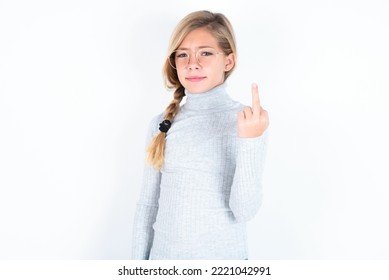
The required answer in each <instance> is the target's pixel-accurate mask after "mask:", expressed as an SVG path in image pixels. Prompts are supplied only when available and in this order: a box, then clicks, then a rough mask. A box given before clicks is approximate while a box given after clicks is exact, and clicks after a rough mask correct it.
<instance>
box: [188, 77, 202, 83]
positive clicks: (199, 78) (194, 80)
mask: <svg viewBox="0 0 389 280" xmlns="http://www.w3.org/2000/svg"><path fill="white" fill-rule="evenodd" d="M186 79H187V80H188V81H189V82H201V81H202V80H204V79H205V77H200V76H191V77H186Z"/></svg>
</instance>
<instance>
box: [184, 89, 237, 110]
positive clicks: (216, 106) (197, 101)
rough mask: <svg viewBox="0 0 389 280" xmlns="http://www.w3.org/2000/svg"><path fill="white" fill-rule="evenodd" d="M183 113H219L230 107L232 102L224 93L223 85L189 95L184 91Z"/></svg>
mask: <svg viewBox="0 0 389 280" xmlns="http://www.w3.org/2000/svg"><path fill="white" fill-rule="evenodd" d="M185 95H186V102H185V104H184V105H183V109H185V111H211V112H212V111H219V110H222V109H225V108H228V107H230V106H231V105H232V104H233V100H232V99H231V97H230V96H229V95H228V93H227V91H226V84H225V83H223V84H221V85H218V86H216V87H214V88H212V89H210V90H208V91H206V92H203V93H191V92H189V91H188V90H186V89H185Z"/></svg>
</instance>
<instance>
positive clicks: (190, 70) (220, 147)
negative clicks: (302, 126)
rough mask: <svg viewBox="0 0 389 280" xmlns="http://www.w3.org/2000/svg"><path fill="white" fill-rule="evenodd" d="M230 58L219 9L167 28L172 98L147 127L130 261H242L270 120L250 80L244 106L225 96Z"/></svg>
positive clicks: (228, 34) (257, 201) (231, 46)
mask: <svg viewBox="0 0 389 280" xmlns="http://www.w3.org/2000/svg"><path fill="white" fill-rule="evenodd" d="M235 63H236V46H235V38H234V33H233V29H232V26H231V24H230V22H229V21H228V19H227V18H226V17H225V16H224V15H223V14H220V13H211V12H209V11H198V12H193V13H191V14H189V15H187V16H186V17H185V18H184V19H182V20H181V22H180V23H179V24H178V26H177V27H176V29H175V31H174V32H173V34H172V37H171V41H170V45H169V56H168V58H167V59H166V63H165V65H164V68H163V74H164V77H165V81H166V85H167V87H168V88H170V89H174V99H173V101H171V103H170V104H169V106H168V107H167V108H166V110H165V112H164V113H163V114H160V115H158V116H156V117H155V118H154V119H153V120H152V121H151V124H150V127H149V132H148V136H147V141H146V145H148V162H149V164H148V165H146V166H145V169H144V177H143V186H142V191H141V196H140V199H139V202H138V204H137V209H136V215H135V220H134V231H133V240H132V244H133V248H132V258H133V259H247V258H248V246H247V237H246V222H247V221H248V220H250V219H251V218H253V217H254V216H255V214H256V213H257V211H258V209H259V207H260V205H261V199H262V186H261V180H262V171H263V167H264V157H265V151H266V138H267V130H266V129H267V127H268V125H269V119H268V114H267V112H266V111H265V110H264V109H262V107H261V105H260V101H259V95H258V87H257V86H256V85H253V86H252V103H253V104H252V107H247V106H243V105H242V104H240V103H239V102H236V101H234V100H232V99H231V98H230V96H229V95H228V94H227V91H226V85H225V81H226V79H227V78H228V77H229V76H230V75H231V73H232V71H233V69H234V67H235ZM184 96H186V102H185V104H183V105H182V106H180V103H181V101H182V99H183V98H184Z"/></svg>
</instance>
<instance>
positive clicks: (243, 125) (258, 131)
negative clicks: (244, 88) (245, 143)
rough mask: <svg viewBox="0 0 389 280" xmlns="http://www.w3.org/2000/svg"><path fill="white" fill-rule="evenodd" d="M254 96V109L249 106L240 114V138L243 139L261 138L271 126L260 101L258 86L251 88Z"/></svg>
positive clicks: (254, 85)
mask: <svg viewBox="0 0 389 280" xmlns="http://www.w3.org/2000/svg"><path fill="white" fill-rule="evenodd" d="M251 91H252V94H253V104H252V107H250V106H247V107H245V108H244V109H243V110H242V111H240V112H239V113H238V136H239V137H241V138H253V137H258V136H261V135H262V133H263V132H264V131H265V130H266V128H267V127H268V126H269V115H268V113H267V111H266V110H264V109H263V108H262V107H261V103H260V101H259V92H258V85H257V84H253V85H252V86H251Z"/></svg>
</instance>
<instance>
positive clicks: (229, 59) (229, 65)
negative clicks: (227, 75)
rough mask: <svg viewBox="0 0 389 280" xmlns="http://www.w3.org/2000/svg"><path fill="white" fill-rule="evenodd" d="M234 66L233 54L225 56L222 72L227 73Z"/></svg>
mask: <svg viewBox="0 0 389 280" xmlns="http://www.w3.org/2000/svg"><path fill="white" fill-rule="evenodd" d="M234 65H235V55H234V54H233V53H230V54H229V55H227V56H226V59H225V62H224V71H225V72H228V71H230V70H231V69H232V68H234Z"/></svg>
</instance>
